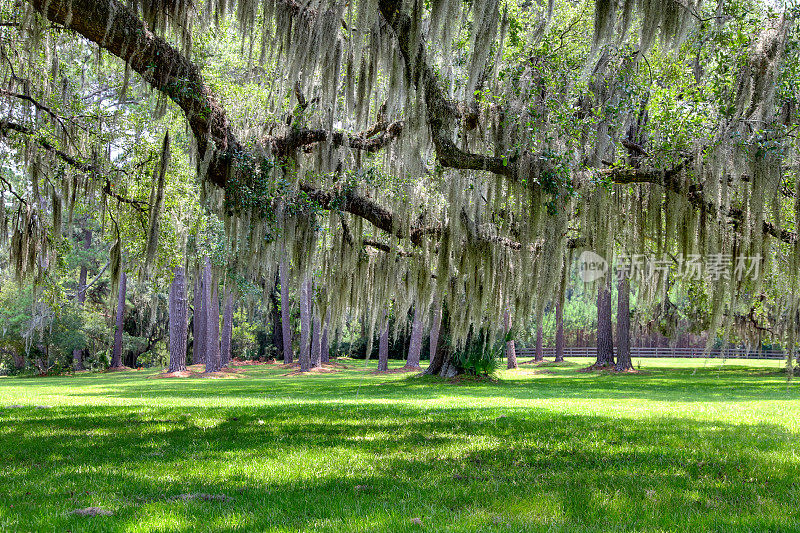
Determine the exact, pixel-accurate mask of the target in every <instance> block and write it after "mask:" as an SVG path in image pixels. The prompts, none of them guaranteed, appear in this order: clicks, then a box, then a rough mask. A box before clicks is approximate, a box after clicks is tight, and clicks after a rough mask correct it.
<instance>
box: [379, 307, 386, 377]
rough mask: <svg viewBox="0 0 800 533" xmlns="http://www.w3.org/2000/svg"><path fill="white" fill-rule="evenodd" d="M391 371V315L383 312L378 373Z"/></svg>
mask: <svg viewBox="0 0 800 533" xmlns="http://www.w3.org/2000/svg"><path fill="white" fill-rule="evenodd" d="M387 370H389V313H388V312H386V311H384V312H383V328H382V329H381V337H380V340H379V342H378V372H386V371H387Z"/></svg>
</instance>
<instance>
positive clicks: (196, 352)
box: [192, 270, 207, 365]
mask: <svg viewBox="0 0 800 533" xmlns="http://www.w3.org/2000/svg"><path fill="white" fill-rule="evenodd" d="M203 290H204V287H203V271H202V270H200V271H198V272H197V278H196V279H195V281H194V310H193V311H192V364H193V365H205V364H206V356H205V347H206V340H205V337H206V329H207V328H206V320H205V317H206V311H205V307H203Z"/></svg>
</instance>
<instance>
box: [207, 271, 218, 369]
mask: <svg viewBox="0 0 800 533" xmlns="http://www.w3.org/2000/svg"><path fill="white" fill-rule="evenodd" d="M203 311H204V312H203V315H204V317H203V323H204V326H205V330H206V331H205V334H204V335H203V340H204V341H205V342H204V343H203V344H204V347H203V354H204V356H205V359H206V372H218V371H219V369H220V360H219V359H220V358H219V296H218V294H217V284H216V283H214V281H213V277H212V274H211V261H210V260H209V258H208V257H206V262H205V265H204V266H203Z"/></svg>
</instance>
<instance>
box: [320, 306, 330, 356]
mask: <svg viewBox="0 0 800 533" xmlns="http://www.w3.org/2000/svg"><path fill="white" fill-rule="evenodd" d="M330 327H331V310H330V309H328V312H327V313H326V314H325V325H324V326H322V354H321V355H320V360H321V361H322V362H323V363H330V362H331V344H330V342H331V341H330V339H329V338H328V337H329V332H330Z"/></svg>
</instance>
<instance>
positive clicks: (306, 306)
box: [299, 276, 311, 372]
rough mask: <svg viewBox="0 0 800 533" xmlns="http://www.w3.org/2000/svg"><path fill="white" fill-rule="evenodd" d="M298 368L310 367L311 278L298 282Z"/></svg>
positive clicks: (303, 369)
mask: <svg viewBox="0 0 800 533" xmlns="http://www.w3.org/2000/svg"><path fill="white" fill-rule="evenodd" d="M299 359H300V370H301V371H302V372H308V370H309V369H310V368H311V278H310V277H308V276H307V277H306V278H305V279H304V280H303V282H302V283H301V284H300V357H299Z"/></svg>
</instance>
